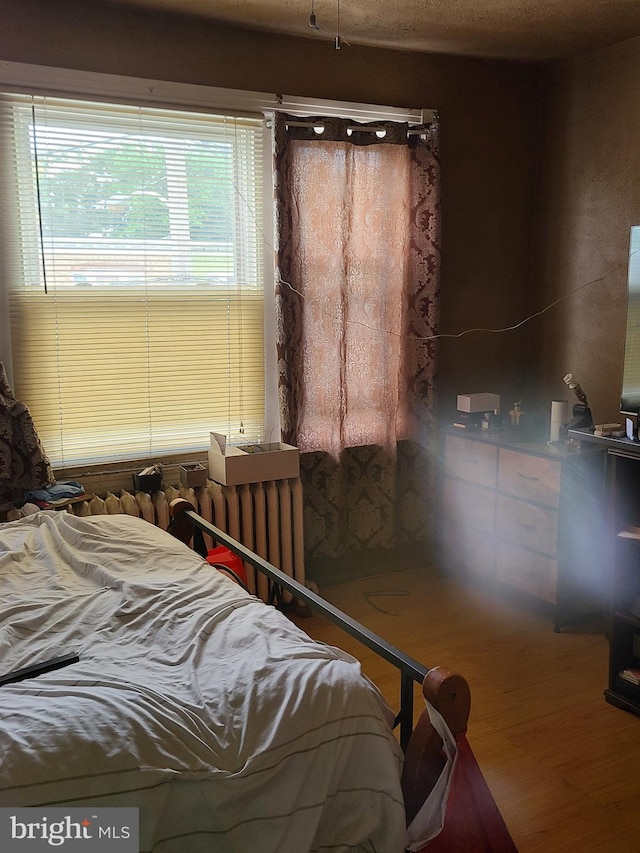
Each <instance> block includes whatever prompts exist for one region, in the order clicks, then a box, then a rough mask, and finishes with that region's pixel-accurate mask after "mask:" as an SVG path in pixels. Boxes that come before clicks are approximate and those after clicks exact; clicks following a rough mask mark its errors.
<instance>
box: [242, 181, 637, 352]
mask: <svg viewBox="0 0 640 853" xmlns="http://www.w3.org/2000/svg"><path fill="white" fill-rule="evenodd" d="M234 191H235V192H236V193H237V194H238V196H239V197H240V198H241V200H242V201H243V203H244V204H245V205H246V206H247V209H248V210H249V212H250V214H251V215H252V216H253V218H254V221H255V223H256V226H257V227H258V230H259V231H260V233H261V234H262V239H263V242H264V244H265V246H267V248H268V249H270V250H271V251H272V252H274V253H275V247H274V246H273V244H272V243H271V242H270V241H269V240H268V239H267V236H266V234H265V233H264V230H263V229H262V228H260V225H259V224H258V222H257V219H256V216H255V213H254V211H252V210H251V208H250V205H249V204H248V202H247V200H246V198H244V197H243V195H242V193H241V192H240V191H239V188H238V187H237V186H235V184H234ZM639 251H640V249H636V250H635V251H632V252H631V253H630V255H629V257H633V256H634V255H635V254H637V253H638V252H639ZM628 262H629V261H628V258H625V260H624V261H621V262H620V263H619V264H616V265H615V266H613V267H611V268H610V269H609V270H607V272H605V273H603V274H602V275H601V276H598V277H597V278H592V279H590V280H589V281H586V282H584V283H583V284H580V285H578V287H576V288H574V289H573V290H570V291H569V293H565V294H564V296H560V297H558V299H554V301H553V302H550V303H549V304H548V305H546V306H545V307H544V308H541V309H540V310H539V311H534V312H533V313H532V314H529V315H528V316H526V317H525V318H524V319H522V320H519V321H518V322H517V323H514V324H513V325H510V326H503V327H501V328H496V329H491V328H485V327H477V328H475V327H474V328H469V329H464V330H463V331H462V332H438V333H437V334H435V335H426V336H422V335H404V334H401V333H400V332H394V331H392V330H391V329H382V328H377V327H375V326H369V325H367V324H366V323H362V322H361V321H359V320H346V321H344V322H346V323H347V324H348V325H354V326H360V327H362V328H365V329H368V330H369V331H371V332H374V333H376V334H383V335H390V336H392V337H395V338H400V339H404V340H412V341H418V342H428V341H435V340H440V339H443V338H454V339H455V338H463V337H466V335H471V334H474V333H485V334H492V335H498V334H503V333H506V332H514V331H516V330H517V329H520V328H521V327H522V326H525V325H526V324H527V323H529V322H531V320H535V319H536V317H541V316H542V315H543V314H546V313H547V312H548V311H550V310H551V309H552V308H555V307H556V305H559V304H560V303H561V302H564V301H565V300H567V299H570V298H571V297H572V296H575V294H576V293H580V291H581V290H584V289H585V288H587V287H591V286H592V285H594V284H599V283H600V282H601V281H605V279H607V278H609V276H611V275H613V274H614V273H615V272H618V270H620V269H625V268H626V267H627V265H628ZM275 283H276V284H281V285H284V286H285V287H288V288H289V290H291V292H292V293H295V294H296V295H297V296H299V297H300V298H301V299H302V300H304V301H306V302H310V303H311V304H314V302H313V299H310V298H309V297H307V296H305V294H304V293H301V291H299V290H297V289H296V288H295V287H294V286H293V285H292V284H291V283H290V282H288V281H286V280H285V279H283V278H282V276H280V275H279V274H278V273H277V272H276V276H275ZM317 307H319V310H320V312H321V313H322V314H324V315H325V316H326V317H330V318H331V319H333V320H338V321H340V322H342V318H340V317H338V316H337V315H335V314H331V312H329V311H327V310H326V309H325V308H322V307H320V306H317Z"/></svg>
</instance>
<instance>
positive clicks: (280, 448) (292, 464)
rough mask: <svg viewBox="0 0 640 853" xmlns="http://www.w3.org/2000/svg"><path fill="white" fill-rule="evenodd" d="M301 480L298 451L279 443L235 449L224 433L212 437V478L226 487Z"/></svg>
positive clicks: (210, 467) (210, 458)
mask: <svg viewBox="0 0 640 853" xmlns="http://www.w3.org/2000/svg"><path fill="white" fill-rule="evenodd" d="M299 476H300V452H299V450H298V448H297V447H293V446H292V445H290V444H284V443H283V442H281V441H275V442H270V443H265V444H248V445H244V446H242V445H241V446H239V447H232V446H230V445H229V444H227V440H226V437H225V436H224V435H221V434H220V433H216V432H212V433H211V447H210V448H209V477H210V478H211V479H212V480H215V481H216V483H222V485H223V486H237V485H239V484H240V483H260V482H263V481H266V480H287V479H289V478H291V477H299Z"/></svg>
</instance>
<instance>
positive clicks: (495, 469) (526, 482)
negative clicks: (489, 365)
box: [439, 429, 606, 630]
mask: <svg viewBox="0 0 640 853" xmlns="http://www.w3.org/2000/svg"><path fill="white" fill-rule="evenodd" d="M442 457H443V458H442V468H441V470H442V479H441V483H442V486H441V505H440V510H441V518H440V520H441V524H440V531H441V539H440V549H439V554H440V567H441V569H442V570H443V571H445V572H447V571H452V572H457V573H461V574H463V575H464V576H466V577H468V578H469V579H470V580H477V581H480V582H483V583H485V584H488V583H490V584H491V585H495V587H496V588H500V589H502V590H503V591H507V590H510V591H512V592H514V593H517V594H519V595H520V596H522V597H524V598H526V599H529V600H531V601H532V602H533V601H537V602H542V603H544V604H545V605H547V606H548V607H549V608H550V609H551V612H552V613H553V621H554V628H555V630H560V628H561V627H562V626H564V625H568V624H570V623H571V622H572V621H573V620H574V619H575V618H577V617H579V616H580V615H582V614H584V613H588V612H593V610H594V608H595V607H597V606H599V605H601V604H602V603H603V601H604V595H605V594H606V593H605V590H604V588H603V582H604V578H603V559H604V557H603V552H602V542H603V536H602V529H603V524H604V514H603V507H604V458H603V454H602V452H600V451H599V450H598V449H597V448H593V449H591V448H584V447H582V448H580V447H579V445H574V446H572V449H571V450H567V449H565V448H564V447H561V448H558V447H556V446H553V447H552V446H549V445H547V444H546V442H533V441H532V442H524V441H520V440H519V435H518V433H517V431H516V430H513V431H509V433H506V432H505V433H502V434H498V435H486V434H484V433H482V432H480V431H479V432H472V433H466V432H462V431H456V430H453V429H451V430H446V431H445V432H444V434H443V454H442Z"/></svg>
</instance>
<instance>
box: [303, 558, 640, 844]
mask: <svg viewBox="0 0 640 853" xmlns="http://www.w3.org/2000/svg"><path fill="white" fill-rule="evenodd" d="M321 593H322V595H323V596H324V597H325V598H327V599H328V600H329V601H331V602H332V603H333V604H335V605H336V606H338V607H340V608H341V609H342V610H344V611H345V612H347V613H348V614H349V615H351V616H353V617H354V618H355V619H357V620H358V621H360V622H362V623H363V624H364V625H366V626H367V627H368V628H370V629H371V630H373V631H375V632H376V633H378V634H380V635H381V636H382V637H384V638H385V639H386V640H388V641H389V642H391V643H393V644H394V645H396V646H398V647H399V648H401V649H402V650H403V651H405V652H407V653H408V654H410V655H411V656H412V657H414V658H416V659H417V660H419V661H421V662H422V663H423V664H425V665H426V666H429V667H430V666H435V665H438V664H441V665H444V666H448V667H449V668H451V669H455V670H457V671H458V672H460V673H461V674H463V675H464V676H465V677H466V678H467V680H468V681H469V684H470V687H471V697H472V707H471V719H470V725H469V733H468V737H469V741H470V743H471V746H472V748H473V750H474V753H475V755H476V758H477V760H478V762H479V764H480V766H481V768H482V770H483V773H484V775H485V778H486V779H487V782H488V784H489V786H490V788H491V790H492V792H493V795H494V797H495V799H496V801H497V803H498V806H499V807H500V810H501V812H502V814H503V816H504V819H505V821H506V823H507V825H508V827H509V829H510V831H511V834H512V836H513V839H514V841H515V843H516V845H517V847H518V849H519V851H520V853H614V851H615V853H638V851H640V833H639V827H640V717H636V716H635V715H633V714H630V713H627V712H625V711H622V710H619V709H617V708H614V707H612V706H611V705H609V704H607V703H606V702H605V700H604V697H603V690H604V688H605V687H606V686H607V657H608V642H607V639H606V637H605V636H604V633H603V631H602V629H601V626H598V625H592V626H591V627H590V628H589V627H588V626H581V628H580V629H578V628H576V629H575V631H574V632H571V633H569V632H566V633H560V634H555V633H554V632H553V628H552V623H551V620H550V618H549V616H548V615H547V614H542V613H539V612H536V610H535V609H533V608H532V607H531V606H529V605H527V606H524V605H523V604H521V603H515V602H513V601H510V600H509V601H508V600H506V599H503V598H501V597H500V596H499V595H497V594H492V593H491V592H489V591H488V590H482V589H479V588H471V589H469V588H467V589H465V588H464V587H463V586H462V585H461V584H459V583H456V582H455V581H453V580H450V579H446V578H443V577H439V576H438V575H437V574H436V573H435V571H432V570H417V569H412V570H405V571H401V572H394V573H388V574H385V575H377V576H375V577H372V578H370V579H359V580H355V581H353V582H349V583H346V584H342V585H340V586H334V587H330V588H325V589H322V590H321ZM299 624H300V626H301V627H302V628H303V629H304V630H306V631H307V632H308V633H309V634H311V635H312V636H315V637H317V638H318V639H321V640H324V641H326V642H330V643H333V644H335V645H338V646H340V647H341V648H344V649H346V650H347V651H349V652H350V653H352V654H354V655H355V656H356V657H358V658H359V659H360V660H361V661H362V665H363V670H364V671H365V672H366V673H367V675H369V677H371V678H372V679H373V680H374V681H375V682H376V683H377V684H378V686H379V687H380V689H381V690H382V691H383V693H384V695H385V696H386V698H387V700H388V701H389V703H390V704H391V706H392V707H393V708H394V709H397V707H398V684H399V681H398V678H397V675H396V673H395V671H394V670H393V669H392V667H390V666H389V665H388V664H386V663H385V662H384V661H380V660H379V659H376V658H375V656H374V655H372V654H371V653H370V652H369V651H368V650H367V649H366V648H364V647H363V646H361V645H360V644H358V643H357V642H355V641H354V640H352V639H351V638H350V637H347V636H345V635H344V634H342V633H341V632H340V631H339V630H338V629H337V628H336V627H335V626H333V625H331V624H329V623H327V622H325V621H324V620H323V619H321V618H320V617H317V616H314V617H312V618H311V619H303V620H300V621H299ZM416 697H417V699H416V713H418V712H419V708H418V703H419V702H420V701H421V697H420V695H419V693H418V692H416Z"/></svg>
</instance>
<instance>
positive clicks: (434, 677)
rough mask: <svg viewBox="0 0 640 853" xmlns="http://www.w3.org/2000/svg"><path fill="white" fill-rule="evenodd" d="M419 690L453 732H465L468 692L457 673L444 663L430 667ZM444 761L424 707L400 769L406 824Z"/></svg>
mask: <svg viewBox="0 0 640 853" xmlns="http://www.w3.org/2000/svg"><path fill="white" fill-rule="evenodd" d="M422 693H423V695H424V698H425V699H426V700H427V702H429V704H431V705H433V707H434V708H435V709H436V710H437V711H439V712H440V714H442V716H443V717H444V720H445V722H446V724H447V725H448V726H449V728H450V730H451V733H452V734H453V735H454V736H455V735H458V734H461V733H463V732H466V730H467V724H468V722H469V712H470V710H471V693H470V691H469V685H468V684H467V682H466V680H465V679H464V678H463V677H462V676H461V675H458V674H457V673H455V672H452V671H451V670H450V669H446V668H445V667H441V666H437V667H434V668H433V669H430V670H429V672H428V673H427V675H426V677H425V679H424V681H423V682H422ZM444 765H445V758H444V756H443V754H442V739H441V737H440V735H439V734H438V733H437V732H436V731H435V729H434V728H433V726H432V725H431V720H430V719H429V714H428V712H427V710H426V709H425V710H424V711H423V712H422V714H421V715H420V719H419V720H418V722H417V724H416V727H415V728H414V730H413V734H412V735H411V738H410V740H409V744H408V746H407V750H406V753H405V759H404V766H403V770H402V792H403V794H404V801H405V810H406V814H407V824H409V823H410V822H411V821H412V820H413V818H414V817H415V816H416V814H417V813H418V811H419V810H420V807H421V806H422V804H423V803H424V801H425V800H426V798H427V796H428V795H429V793H430V791H431V790H432V788H433V786H434V785H435V783H436V782H437V780H438V777H439V776H440V773H441V771H442V768H443V767H444Z"/></svg>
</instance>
